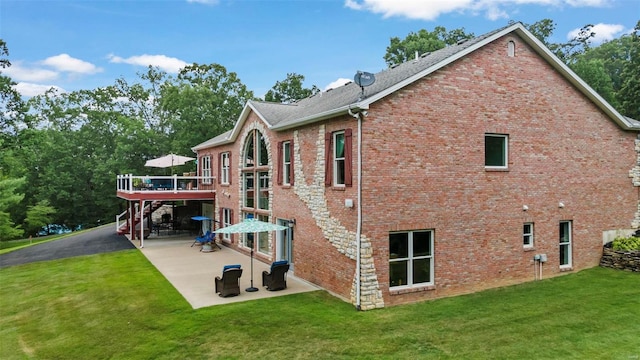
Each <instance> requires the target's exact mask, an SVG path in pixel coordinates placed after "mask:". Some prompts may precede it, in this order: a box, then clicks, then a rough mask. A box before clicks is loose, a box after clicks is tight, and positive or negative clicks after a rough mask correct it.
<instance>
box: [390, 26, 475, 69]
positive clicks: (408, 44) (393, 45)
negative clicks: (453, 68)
mask: <svg viewBox="0 0 640 360" xmlns="http://www.w3.org/2000/svg"><path fill="white" fill-rule="evenodd" d="M473 37H474V35H473V33H469V34H467V33H466V32H465V31H464V28H459V29H455V30H451V31H449V32H447V30H446V29H445V28H444V27H442V26H436V27H435V29H434V30H433V31H432V32H429V31H427V30H425V29H422V30H420V31H418V32H417V33H414V32H410V33H409V34H408V35H407V37H405V38H404V39H402V40H400V38H398V37H392V38H391V39H390V44H389V46H387V52H386V54H385V55H384V61H385V62H386V63H387V65H388V66H392V65H394V64H400V63H403V62H405V61H407V60H409V59H411V58H412V57H414V56H415V53H416V52H418V53H419V54H423V53H426V52H432V51H436V50H439V49H442V48H444V47H445V46H447V45H454V44H456V43H458V42H459V41H460V40H465V39H471V38H473Z"/></svg>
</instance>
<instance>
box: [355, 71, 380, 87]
mask: <svg viewBox="0 0 640 360" xmlns="http://www.w3.org/2000/svg"><path fill="white" fill-rule="evenodd" d="M353 81H355V83H356V84H358V85H359V86H360V87H365V86H369V85H371V84H373V83H374V82H376V77H375V75H373V74H372V73H368V72H364V71H358V72H357V73H356V75H355V76H354V77H353Z"/></svg>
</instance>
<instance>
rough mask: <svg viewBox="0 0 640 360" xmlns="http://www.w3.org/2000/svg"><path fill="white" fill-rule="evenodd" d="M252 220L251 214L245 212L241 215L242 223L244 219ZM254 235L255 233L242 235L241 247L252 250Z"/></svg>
mask: <svg viewBox="0 0 640 360" xmlns="http://www.w3.org/2000/svg"><path fill="white" fill-rule="evenodd" d="M253 218H254V215H253V213H248V212H245V213H243V214H242V221H244V220H245V219H253ZM255 235H256V234H255V233H244V234H242V246H244V247H247V248H250V249H253V245H254V244H253V243H254V240H255Z"/></svg>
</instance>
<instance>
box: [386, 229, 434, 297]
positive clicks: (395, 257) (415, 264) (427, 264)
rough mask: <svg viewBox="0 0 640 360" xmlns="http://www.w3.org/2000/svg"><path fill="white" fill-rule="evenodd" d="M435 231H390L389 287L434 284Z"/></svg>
mask: <svg viewBox="0 0 640 360" xmlns="http://www.w3.org/2000/svg"><path fill="white" fill-rule="evenodd" d="M433 260H434V259H433V231H432V230H419V231H406V232H392V233H389V288H401V287H412V286H424V285H433V279H434V274H433V269H434V261H433Z"/></svg>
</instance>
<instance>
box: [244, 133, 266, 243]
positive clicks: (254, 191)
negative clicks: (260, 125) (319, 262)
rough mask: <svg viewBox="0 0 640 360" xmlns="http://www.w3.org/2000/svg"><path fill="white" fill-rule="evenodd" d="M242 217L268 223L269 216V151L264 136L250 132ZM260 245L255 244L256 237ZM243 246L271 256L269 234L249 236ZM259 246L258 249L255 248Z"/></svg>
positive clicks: (246, 156)
mask: <svg viewBox="0 0 640 360" xmlns="http://www.w3.org/2000/svg"><path fill="white" fill-rule="evenodd" d="M242 158H243V168H242V213H243V215H242V218H255V219H260V220H262V221H268V219H269V215H270V209H271V207H270V204H269V195H270V193H271V178H270V176H269V151H268V149H267V143H266V141H265V139H264V136H263V135H262V133H261V132H260V131H258V130H251V131H250V132H249V134H248V135H247V138H246V140H245V143H244V150H243V154H242ZM256 236H257V240H258V243H257V244H254V241H253V239H254V238H256ZM242 242H243V245H244V246H246V247H251V248H254V249H256V250H257V251H259V252H261V253H264V254H268V253H269V243H268V234H266V233H265V234H262V233H259V234H248V235H247V236H244V238H243V241H242ZM256 245H257V246H256Z"/></svg>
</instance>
